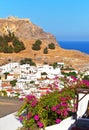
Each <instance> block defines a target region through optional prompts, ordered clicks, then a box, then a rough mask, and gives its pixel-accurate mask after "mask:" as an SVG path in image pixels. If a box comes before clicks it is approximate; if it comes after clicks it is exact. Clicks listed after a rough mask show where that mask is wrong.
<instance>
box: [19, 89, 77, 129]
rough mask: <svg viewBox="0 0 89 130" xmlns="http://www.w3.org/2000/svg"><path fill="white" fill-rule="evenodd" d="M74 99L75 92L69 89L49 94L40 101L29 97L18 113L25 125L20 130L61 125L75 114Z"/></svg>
mask: <svg viewBox="0 0 89 130" xmlns="http://www.w3.org/2000/svg"><path fill="white" fill-rule="evenodd" d="M74 98H75V93H74V91H73V90H72V89H71V91H69V89H68V88H66V89H64V90H61V91H54V92H47V94H46V95H43V96H41V98H40V99H37V98H36V97H35V96H34V95H27V96H26V98H25V99H24V104H23V105H22V107H21V109H20V110H19V111H18V117H19V120H20V121H21V122H22V124H23V128H21V129H20V130H39V129H41V128H43V129H44V128H45V127H46V126H50V125H54V124H58V123H60V122H61V121H62V120H63V119H65V118H67V117H69V116H70V112H74V104H73V100H74ZM71 101H72V102H71Z"/></svg>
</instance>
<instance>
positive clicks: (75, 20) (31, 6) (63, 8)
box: [0, 0, 89, 41]
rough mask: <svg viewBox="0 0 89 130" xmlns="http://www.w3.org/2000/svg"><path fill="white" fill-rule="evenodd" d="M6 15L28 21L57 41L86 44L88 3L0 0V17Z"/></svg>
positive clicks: (76, 0) (88, 0)
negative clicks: (83, 42) (84, 42)
mask: <svg viewBox="0 0 89 130" xmlns="http://www.w3.org/2000/svg"><path fill="white" fill-rule="evenodd" d="M8 16H15V17H19V18H29V19H30V20H31V22H33V23H34V24H36V25H38V26H39V27H41V28H43V29H44V31H46V32H50V33H51V34H53V35H54V36H55V37H56V39H57V40H58V41H68V40H70V41H71V40H72V41H73V40H74V41H89V0H0V18H6V17H8Z"/></svg>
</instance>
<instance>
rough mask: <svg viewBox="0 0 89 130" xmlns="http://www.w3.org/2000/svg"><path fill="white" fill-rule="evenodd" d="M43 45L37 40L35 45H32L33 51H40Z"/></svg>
mask: <svg viewBox="0 0 89 130" xmlns="http://www.w3.org/2000/svg"><path fill="white" fill-rule="evenodd" d="M41 44H42V42H41V41H40V40H36V41H35V43H34V44H32V50H36V51H38V50H40V49H41V47H40V45H41Z"/></svg>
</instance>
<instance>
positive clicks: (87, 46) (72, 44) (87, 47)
mask: <svg viewBox="0 0 89 130" xmlns="http://www.w3.org/2000/svg"><path fill="white" fill-rule="evenodd" d="M58 44H59V45H60V47H62V48H64V49H69V50H79V51H81V52H83V53H86V54H89V41H58Z"/></svg>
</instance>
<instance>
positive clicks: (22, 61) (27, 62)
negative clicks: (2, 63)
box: [20, 58, 36, 66]
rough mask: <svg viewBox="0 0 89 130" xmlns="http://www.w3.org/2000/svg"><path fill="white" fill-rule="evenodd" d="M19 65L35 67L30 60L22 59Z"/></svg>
mask: <svg viewBox="0 0 89 130" xmlns="http://www.w3.org/2000/svg"><path fill="white" fill-rule="evenodd" d="M20 64H21V65H23V64H29V65H31V66H36V64H35V63H34V62H33V61H32V59H31V58H24V59H22V60H21V61H20Z"/></svg>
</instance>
